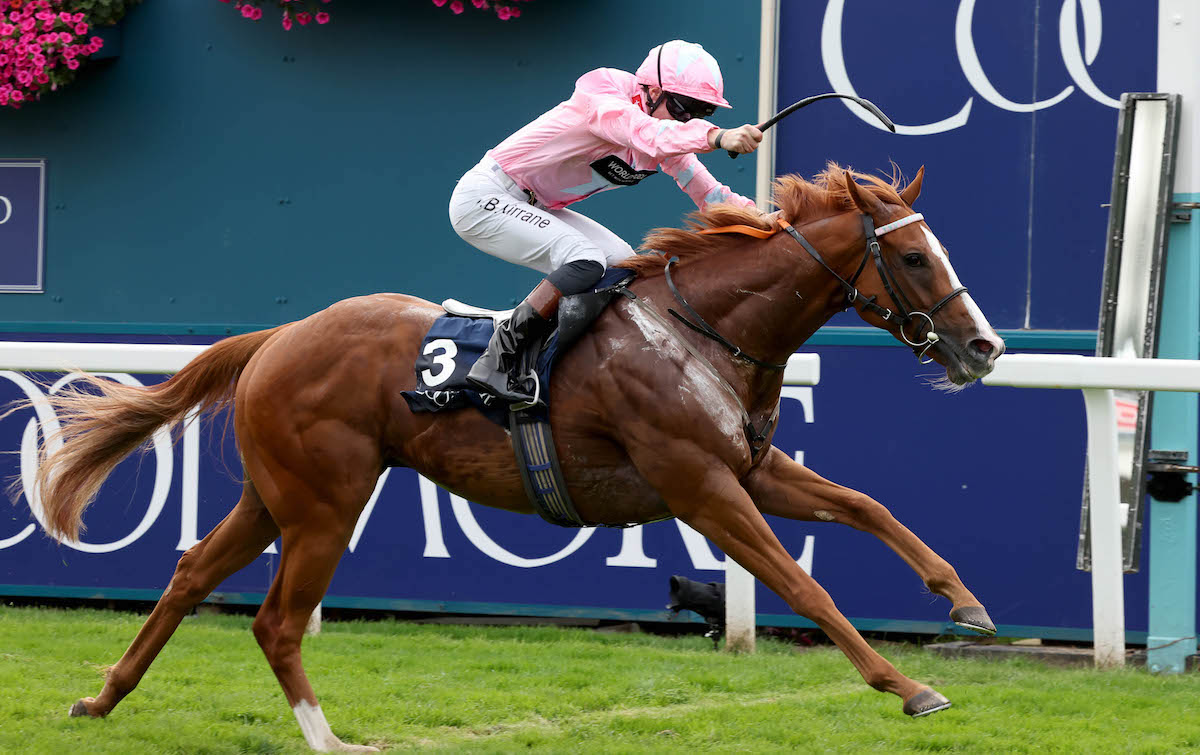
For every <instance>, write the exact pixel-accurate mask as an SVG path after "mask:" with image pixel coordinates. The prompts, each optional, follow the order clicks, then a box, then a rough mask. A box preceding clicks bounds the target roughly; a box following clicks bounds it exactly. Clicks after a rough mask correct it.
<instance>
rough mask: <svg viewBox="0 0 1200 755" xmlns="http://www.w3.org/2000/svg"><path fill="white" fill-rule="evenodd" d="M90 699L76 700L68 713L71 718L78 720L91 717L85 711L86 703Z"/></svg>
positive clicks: (86, 710)
mask: <svg viewBox="0 0 1200 755" xmlns="http://www.w3.org/2000/svg"><path fill="white" fill-rule="evenodd" d="M91 699H92V698H84V699H82V700H76V701H75V704H74V705H72V706H71V711H70V714H71V718H78V717H79V716H90V715H92V714H91V713H89V712H88V709H87V702H88V701H90V700H91Z"/></svg>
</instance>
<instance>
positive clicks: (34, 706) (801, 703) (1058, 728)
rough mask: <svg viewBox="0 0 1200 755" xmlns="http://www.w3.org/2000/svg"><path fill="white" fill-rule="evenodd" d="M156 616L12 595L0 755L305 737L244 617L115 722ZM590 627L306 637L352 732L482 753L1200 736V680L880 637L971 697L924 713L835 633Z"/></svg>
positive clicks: (178, 638) (334, 628)
mask: <svg viewBox="0 0 1200 755" xmlns="http://www.w3.org/2000/svg"><path fill="white" fill-rule="evenodd" d="M142 618H143V617H140V616H136V615H133V614H129V613H116V612H108V611H97V610H57V609H41V608H12V607H8V608H0V752H21V753H25V752H30V753H62V752H89V753H175V752H178V753H232V752H257V753H276V752H279V753H284V752H307V748H306V746H305V744H304V740H303V737H302V736H301V734H300V730H299V727H298V726H297V724H296V722H295V719H294V718H293V716H292V713H291V710H290V709H289V708H288V707H287V704H286V702H285V701H284V698H283V693H282V691H281V690H280V688H279V685H278V684H277V683H276V681H275V678H274V676H273V675H272V674H271V672H270V669H269V668H268V667H267V664H266V661H265V660H264V658H263V656H262V654H261V652H260V651H259V649H258V646H257V645H256V644H255V642H254V639H253V637H252V635H251V633H250V628H249V625H250V619H249V618H248V617H243V616H200V617H190V618H188V619H187V620H185V621H184V623H183V624H182V625H181V627H180V629H179V630H178V632H177V633H176V635H175V637H174V638H173V639H172V641H171V642H170V643H169V644H168V645H167V646H166V648H165V649H164V651H163V652H162V654H161V655H160V656H159V658H158V660H157V661H156V662H155V663H154V665H153V666H152V667H151V669H150V671H149V673H148V674H147V675H146V677H145V678H144V679H143V680H142V683H141V685H140V686H139V687H138V689H137V690H135V691H134V692H133V693H132V694H130V696H129V697H128V698H126V699H125V701H124V702H122V703H121V704H120V705H119V706H118V707H117V708H116V709H115V710H114V711H113V713H112V714H111V715H110V716H109V717H108V718H106V719H100V720H91V719H86V718H84V719H78V718H74V719H73V718H68V717H67V715H66V714H67V709H68V707H69V706H70V705H71V703H73V702H74V701H75V700H76V699H77V698H79V697H84V696H94V695H96V694H97V693H98V692H99V691H100V687H101V685H102V675H103V672H104V668H105V666H106V665H107V664H111V663H114V662H116V660H117V659H118V658H119V657H120V655H121V653H122V652H124V650H125V647H126V646H127V645H128V644H129V642H130V640H132V638H133V636H134V634H135V633H136V631H137V629H138V627H139V626H140V625H141V621H142ZM711 647H712V646H711V643H709V641H708V640H705V639H703V638H701V637H695V636H691V637H682V638H668V637H656V636H650V635H639V634H602V633H596V632H593V631H588V630H573V629H559V628H525V627H504V628H498V627H477V626H445V625H436V626H434V625H418V624H405V623H398V622H394V621H381V622H344V623H343V622H326V624H325V626H324V629H323V632H322V634H321V635H320V636H319V637H315V638H308V639H306V640H305V643H304V657H305V665H306V668H307V671H308V674H309V679H310V680H311V681H312V682H313V686H314V688H315V689H316V691H317V695H318V698H319V700H320V701H321V707H322V708H323V710H324V711H325V713H326V715H327V717H328V718H329V722H330V724H331V726H332V727H333V730H334V732H335V733H336V734H338V735H339V736H340V737H341V738H342V739H343V740H345V741H348V742H354V743H369V744H374V745H376V746H379V747H383V748H385V749H392V750H407V749H419V750H426V749H429V750H445V751H454V752H460V751H470V752H517V751H527V750H531V749H532V750H537V751H543V752H570V751H575V752H578V751H586V752H588V753H593V752H599V753H607V752H613V753H628V752H638V753H642V752H651V753H653V752H681V751H689V752H756V753H757V752H855V753H858V752H867V751H870V752H929V751H953V752H980V753H994V752H1030V753H1032V752H1039V753H1044V752H1064V753H1066V752H1069V753H1083V752H1086V753H1104V752H1120V753H1174V752H1188V751H1196V750H1200V715H1198V714H1200V677H1198V676H1197V675H1195V674H1190V675H1182V676H1171V677H1167V676H1163V677H1156V676H1152V675H1149V674H1147V673H1146V672H1144V671H1140V670H1125V671H1119V672H1105V673H1097V672H1094V671H1091V670H1087V669H1053V668H1047V667H1043V666H1041V665H1038V664H1035V663H1032V662H1028V661H1021V660H1016V661H1004V662H995V661H974V660H971V661H967V660H945V659H941V658H937V657H934V656H932V654H929V653H927V652H925V651H922V650H920V649H916V648H912V647H908V646H903V645H891V644H887V645H882V646H880V648H879V649H880V652H882V653H883V654H884V655H885V656H886V657H887V658H888V659H889V660H891V661H892V662H893V663H894V664H896V665H897V667H898V668H899V669H900V670H901V671H902V672H904V673H906V674H908V675H909V676H911V677H913V678H916V679H918V680H920V681H922V682H925V683H927V684H930V685H932V686H934V687H935V688H936V689H937V690H939V691H940V692H942V693H943V694H945V695H946V696H948V697H949V698H950V699H951V700H952V701H953V702H954V707H953V708H951V709H950V710H948V711H944V712H942V713H938V714H936V715H933V716H931V717H928V718H923V719H917V720H913V719H909V718H908V717H906V716H904V715H903V714H902V713H901V711H900V706H901V702H900V700H899V698H897V697H895V696H893V695H884V694H880V693H878V692H875V691H873V690H871V689H870V688H868V687H867V686H866V685H864V684H863V683H862V682H861V680H860V678H859V677H858V675H857V673H856V672H855V671H854V669H853V667H852V666H851V665H850V663H849V662H848V661H847V660H846V659H845V658H844V657H843V656H842V655H841V654H840V653H839V652H838V651H837V650H836V649H833V648H826V647H823V648H817V649H811V650H805V651H797V650H796V649H794V648H792V647H790V646H788V645H784V644H782V643H779V642H774V641H769V640H761V639H760V641H759V652H758V653H757V654H755V655H753V656H730V655H726V654H724V653H714V652H713V651H712V650H711Z"/></svg>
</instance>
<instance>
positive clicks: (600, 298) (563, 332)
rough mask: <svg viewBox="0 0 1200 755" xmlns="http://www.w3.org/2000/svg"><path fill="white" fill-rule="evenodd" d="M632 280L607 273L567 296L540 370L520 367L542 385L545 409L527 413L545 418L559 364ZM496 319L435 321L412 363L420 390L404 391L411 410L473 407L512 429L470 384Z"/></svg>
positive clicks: (503, 411) (503, 413)
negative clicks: (553, 372) (586, 288)
mask: <svg viewBox="0 0 1200 755" xmlns="http://www.w3.org/2000/svg"><path fill="white" fill-rule="evenodd" d="M633 275H634V274H633V271H631V270H625V269H623V268H609V269H608V270H607V271H606V272H605V274H604V277H603V278H601V279H600V281H599V282H598V283H597V284H596V286H595V288H593V289H592V290H591V291H585V292H584V293H581V294H574V295H572V296H566V297H563V300H562V302H560V304H559V308H558V324H557V327H556V328H555V329H554V330H553V331H552V332H551V333H550V335H549V336H547V337H546V339H545V340H544V342H543V344H542V348H541V351H540V353H539V354H538V357H537V363H536V365H529V364H524V365H521V366H520V367H519V368H518V369H519V370H520V371H521V372H522V374H527V373H528V372H529V371H530V369H533V370H534V371H536V373H537V376H538V381H539V383H540V385H541V398H542V401H543V404H541V405H539V406H538V407H535V408H533V409H530V410H528V412H530V413H533V414H535V415H540V416H542V417H545V416H546V404H548V403H549V399H550V396H549V387H550V373H551V369H552V368H553V366H554V363H555V361H556V360H557V358H558V357H559V356H560V355H562V354H565V353H566V352H567V350H568V349H569V348H570V347H571V345H572V344H574V342H575V341H576V340H578V338H579V336H581V335H582V334H583V333H584V332H585V331H586V330H587V328H588V326H590V325H591V324H592V322H593V321H594V320H595V319H596V318H597V317H599V316H600V313H601V312H603V311H604V309H605V308H606V307H607V306H608V304H609V302H610V301H612V299H613V297H614V296H616V295H618V293H619V292H620V290H621V289H623V288H625V286H627V285H628V284H629V281H630V280H632V278H633ZM494 314H495V313H492V312H488V311H486V310H481V311H480V313H479V314H478V316H472V317H459V316H456V315H442V316H441V317H439V318H438V319H436V320H434V322H433V325H431V326H430V328H429V331H428V332H427V333H426V334H425V338H424V340H422V341H421V351H420V356H418V357H417V360H416V363H415V364H414V369H415V370H416V374H417V385H416V388H415V389H413V390H411V391H402V392H401V395H403V396H404V400H405V401H406V402H408V406H409V409H411V410H412V411H413V412H442V411H452V410H456V409H462V408H465V407H468V406H473V407H475V408H476V409H478V410H479V411H480V412H481V413H482V414H483V415H484V416H485V417H487V418H488V419H490V420H491V421H493V422H495V423H496V424H498V425H500V426H502V427H508V426H509V418H508V411H509V407H508V405H507V404H505V403H503V402H500V401H497V400H496V399H495V398H494V397H492V396H490V395H489V396H481V395H480V394H479V393H478V392H477V391H476V390H475V389H474V388H471V387H470V386H469V385H468V384H467V382H466V378H467V373H468V372H470V370H471V367H472V366H473V365H474V364H475V361H476V360H477V359H479V357H480V356H482V355H483V352H484V350H485V349H486V348H487V345H488V341H489V340H491V337H492V332H493V331H494V330H495V328H496V320H495V319H493V316H494Z"/></svg>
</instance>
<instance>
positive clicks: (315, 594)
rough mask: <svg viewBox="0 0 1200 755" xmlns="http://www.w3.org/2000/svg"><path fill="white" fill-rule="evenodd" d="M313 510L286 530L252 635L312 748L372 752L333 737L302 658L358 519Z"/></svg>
mask: <svg viewBox="0 0 1200 755" xmlns="http://www.w3.org/2000/svg"><path fill="white" fill-rule="evenodd" d="M311 508H312V511H313V516H311V517H307V518H305V520H304V521H303V522H301V523H297V524H296V525H294V526H291V527H288V528H286V529H285V530H284V532H283V556H282V558H281V559H280V563H279V572H278V573H277V574H276V575H275V581H274V582H273V583H272V584H271V589H270V591H269V592H268V593H267V599H266V600H265V601H263V604H262V608H260V609H259V612H258V616H257V617H256V618H255V619H254V636H255V638H256V639H257V640H258V644H259V646H261V647H262V650H263V654H264V655H266V657H267V662H268V663H270V664H271V670H272V671H274V672H275V676H276V678H277V679H279V684H280V686H281V687H283V693H284V695H285V696H287V701H288V705H290V706H291V708H292V712H293V713H295V715H296V721H297V722H299V724H300V730H301V731H302V732H303V733H304V739H305V740H306V741H307V742H308V746H309V747H311V748H312V749H314V750H317V751H318V752H329V751H351V752H364V751H370V752H373V751H376V748H374V747H367V746H363V745H351V744H346V743H344V742H342V741H341V740H340V739H338V737H337V736H335V735H334V733H333V731H332V730H331V729H330V728H329V723H328V722H327V721H326V720H325V714H324V713H323V712H322V711H321V706H320V705H319V704H318V703H317V697H316V693H314V692H313V688H312V685H311V684H310V683H309V681H308V677H307V675H306V674H305V673H304V666H303V665H302V663H301V660H300V641H301V639H302V638H303V635H304V628H305V625H306V624H307V623H308V617H309V616H310V615H311V614H312V612H313V609H314V608H315V607H316V605H317V603H318V602H320V600H321V596H323V595H324V594H325V590H326V589H327V588H328V587H329V581H330V580H331V579H332V578H333V572H334V570H335V569H336V568H337V564H338V560H339V559H340V558H341V556H342V552H343V551H344V550H345V548H346V543H347V542H349V540H350V535H351V533H352V531H353V527H354V522H355V520H354V519H350V520H349V522H347V521H345V519H344V518H342V517H338V516H335V515H333V514H332V507H329V506H326V505H324V504H320V503H315V502H314V503H313V504H312V506H311ZM347 525H348V526H347Z"/></svg>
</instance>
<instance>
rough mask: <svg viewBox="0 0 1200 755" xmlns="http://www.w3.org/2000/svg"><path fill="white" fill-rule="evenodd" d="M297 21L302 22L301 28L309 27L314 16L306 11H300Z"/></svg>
mask: <svg viewBox="0 0 1200 755" xmlns="http://www.w3.org/2000/svg"><path fill="white" fill-rule="evenodd" d="M296 20H297V21H299V22H300V25H301V26H308V22H309V21H312V15H311V14H309V13H305V12H304V11H300V12H299V13H297V14H296Z"/></svg>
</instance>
